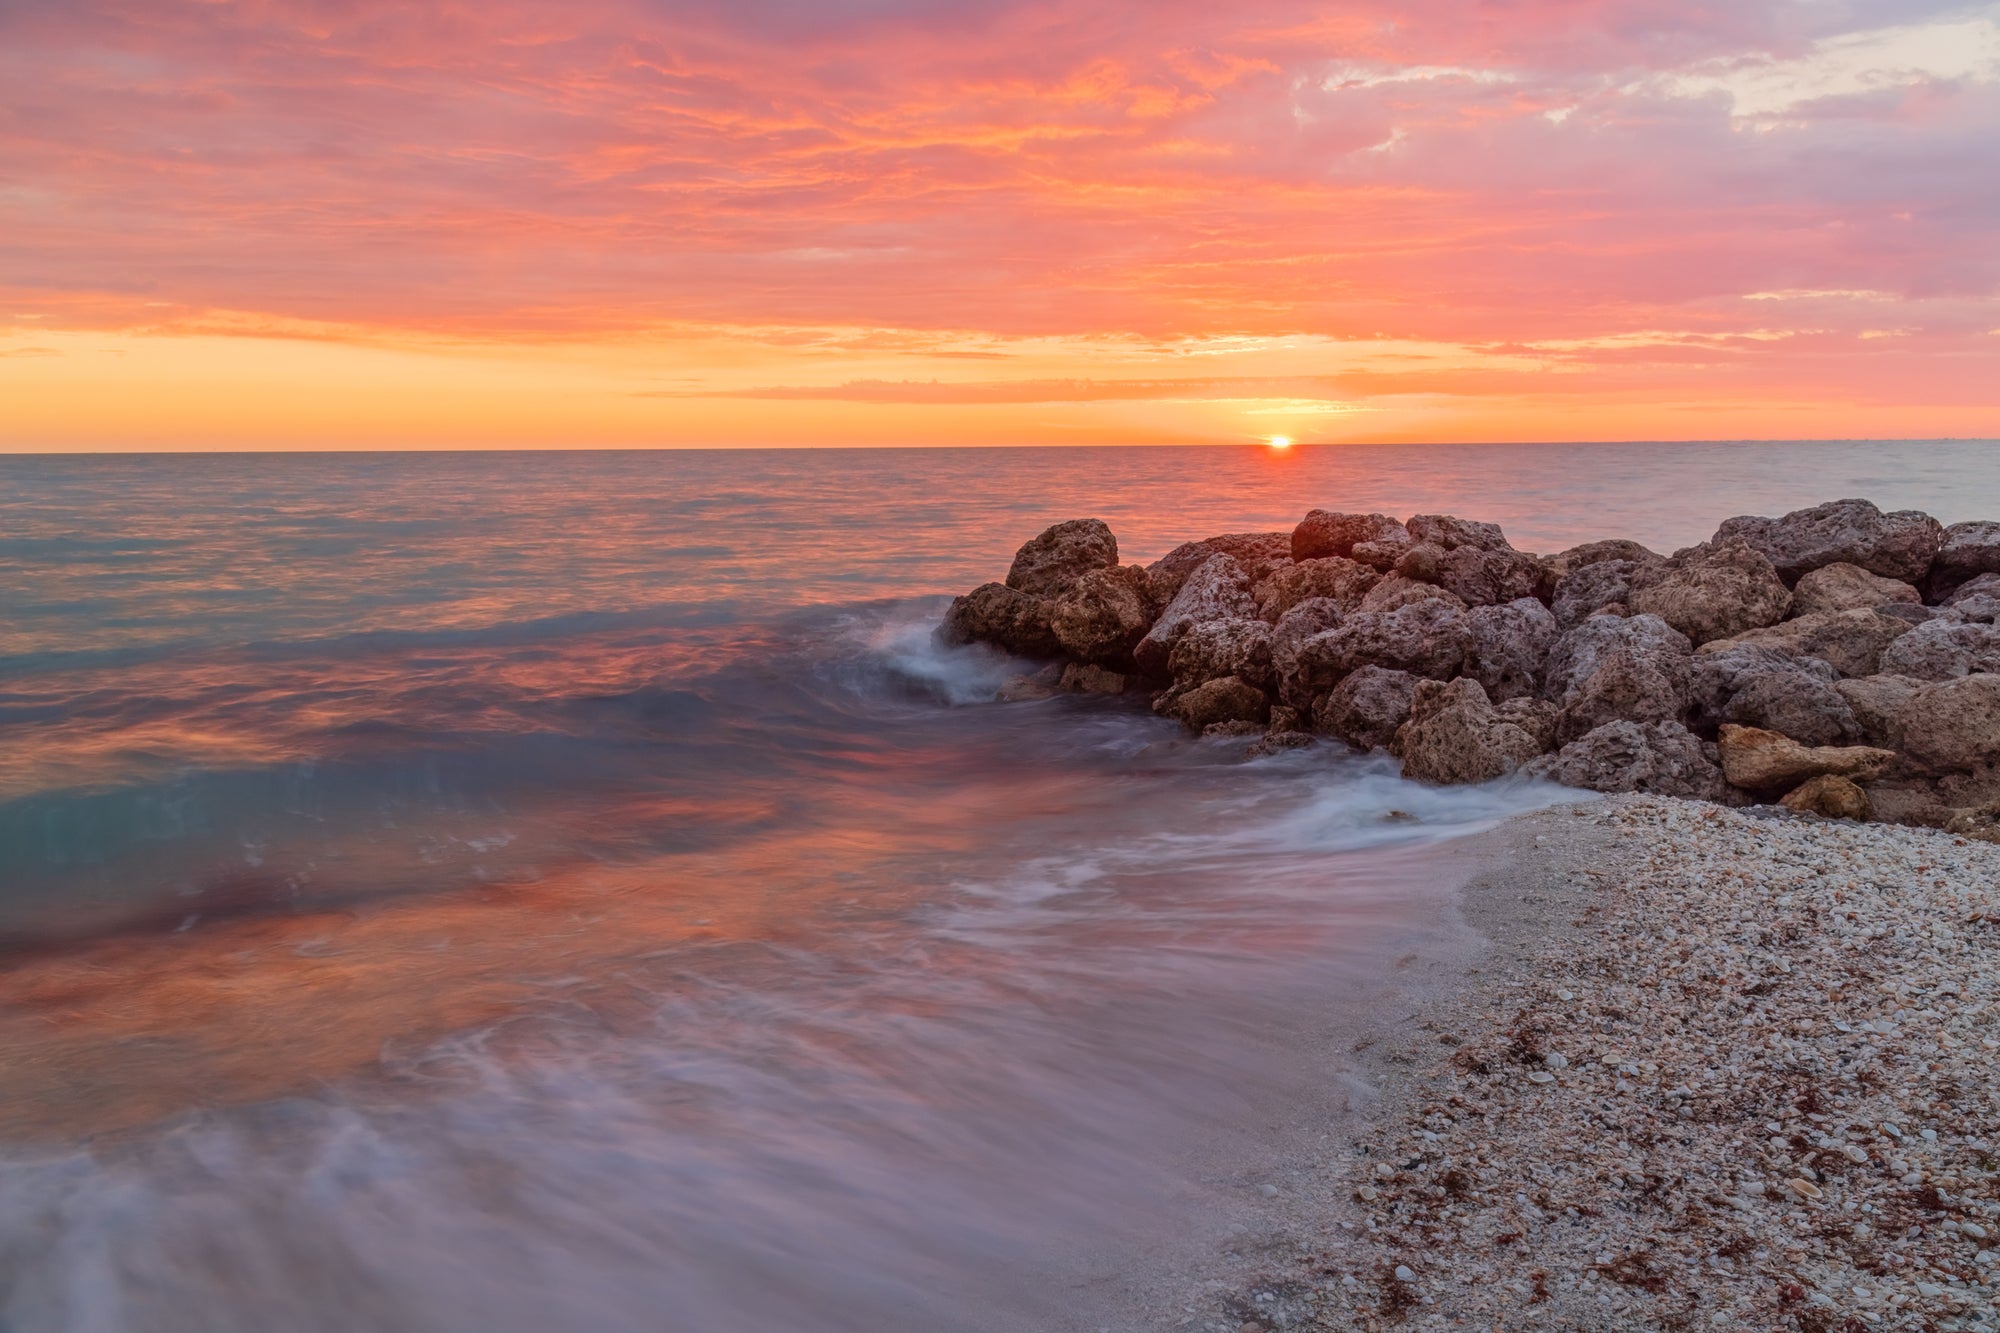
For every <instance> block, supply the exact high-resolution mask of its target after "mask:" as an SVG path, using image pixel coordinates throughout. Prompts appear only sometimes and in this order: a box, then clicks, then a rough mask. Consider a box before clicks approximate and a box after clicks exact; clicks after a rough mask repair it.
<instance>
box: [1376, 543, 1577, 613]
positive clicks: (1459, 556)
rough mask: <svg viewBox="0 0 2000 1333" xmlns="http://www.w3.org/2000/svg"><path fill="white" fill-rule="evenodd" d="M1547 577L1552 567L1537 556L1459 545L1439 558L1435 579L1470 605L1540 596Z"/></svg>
mask: <svg viewBox="0 0 2000 1333" xmlns="http://www.w3.org/2000/svg"><path fill="white" fill-rule="evenodd" d="M1496 531H1497V529H1496ZM1398 568H1400V566H1398ZM1547 578H1548V571H1547V570H1546V569H1545V568H1544V567H1543V565H1542V562H1541V561H1540V560H1537V559H1536V558H1535V557H1534V556H1531V555H1523V554H1522V553H1521V552H1519V551H1515V550H1510V549H1502V550H1487V549H1484V548H1481V547H1476V546H1457V547H1452V548H1451V549H1449V550H1447V551H1445V553H1444V555H1443V557H1442V558H1440V559H1439V560H1438V562H1437V574H1436V577H1435V578H1434V579H1432V580H1431V581H1432V582H1434V583H1436V584H1437V585H1438V586H1439V587H1441V588H1443V589H1445V590H1446V591H1448V592H1452V593H1456V594H1457V595H1458V596H1459V597H1460V598H1462V599H1463V600H1464V601H1465V603H1466V604H1467V605H1468V606H1498V605H1499V604H1501V603H1502V602H1512V601H1515V600H1518V599H1519V598H1522V597H1534V596H1537V595H1538V594H1539V593H1540V592H1541V591H1542V588H1543V584H1544V582H1545V580H1546V579H1547Z"/></svg>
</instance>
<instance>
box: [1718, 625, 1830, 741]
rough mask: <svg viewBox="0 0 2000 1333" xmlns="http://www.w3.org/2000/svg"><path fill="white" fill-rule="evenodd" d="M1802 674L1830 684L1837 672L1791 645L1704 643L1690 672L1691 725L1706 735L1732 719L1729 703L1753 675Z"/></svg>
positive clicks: (1813, 680) (1721, 641)
mask: <svg viewBox="0 0 2000 1333" xmlns="http://www.w3.org/2000/svg"><path fill="white" fill-rule="evenodd" d="M1773 672H1774V673H1778V674H1781V675H1793V676H1803V677H1805V678H1806V679H1807V680H1809V681H1812V682H1815V683H1817V684H1821V685H1826V686H1831V685H1832V684H1833V682H1834V681H1835V680H1836V679H1838V673H1837V672H1835V671H1834V669H1833V668H1832V667H1831V666H1829V665H1827V664H1826V663H1825V662H1822V661H1820V660H1819V659H1818V658H1816V657H1801V656H1800V655H1799V654H1798V653H1796V652H1793V651H1792V650H1790V649H1788V648H1769V647H1765V646H1763V645H1761V644H1754V643H1745V642H1743V641H1742V640H1739V639H1722V640H1718V641H1717V642H1715V643H1712V644H1705V645H1703V647H1702V650H1701V651H1700V652H1698V653H1696V654H1695V655H1694V664H1693V666H1692V667H1691V669H1690V670H1689V672H1688V712H1687V722H1688V726H1689V727H1691V728H1692V729H1693V730H1695V731H1697V732H1699V733H1702V734H1704V735H1714V734H1715V729H1716V727H1718V726H1720V725H1721V724H1722V723H1724V722H1729V721H1732V720H1734V719H1732V718H1731V717H1730V716H1729V704H1730V701H1731V700H1732V699H1734V698H1735V697H1736V696H1737V695H1738V694H1739V693H1741V692H1742V691H1743V690H1745V689H1747V688H1749V686H1750V683H1751V681H1752V680H1753V679H1755V678H1756V677H1758V676H1760V675H1764V674H1766V673H1773Z"/></svg>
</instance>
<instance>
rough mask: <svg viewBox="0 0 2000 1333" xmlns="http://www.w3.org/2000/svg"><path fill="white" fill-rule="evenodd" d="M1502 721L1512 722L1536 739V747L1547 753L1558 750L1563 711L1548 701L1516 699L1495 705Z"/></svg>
mask: <svg viewBox="0 0 2000 1333" xmlns="http://www.w3.org/2000/svg"><path fill="white" fill-rule="evenodd" d="M1493 711H1494V713H1495V714H1497V715H1498V716H1499V718H1500V720H1501V721H1503V722H1511V723H1513V724H1514V725H1515V726H1517V727H1519V728H1520V729H1521V730H1523V731H1525V732H1527V733H1528V734H1529V735H1530V736H1532V737H1534V738H1535V746H1536V748H1537V749H1538V750H1540V751H1541V752H1543V753H1546V752H1548V751H1550V750H1553V749H1555V748H1556V744H1557V741H1558V740H1559V737H1558V736H1557V734H1556V725H1557V723H1558V721H1559V720H1560V718H1561V713H1562V710H1561V709H1559V708H1557V707H1556V706H1555V705H1554V704H1552V703H1550V702H1549V701H1548V700H1547V699H1527V698H1516V699H1507V700H1503V701H1502V702H1500V703H1497V704H1494V705H1493Z"/></svg>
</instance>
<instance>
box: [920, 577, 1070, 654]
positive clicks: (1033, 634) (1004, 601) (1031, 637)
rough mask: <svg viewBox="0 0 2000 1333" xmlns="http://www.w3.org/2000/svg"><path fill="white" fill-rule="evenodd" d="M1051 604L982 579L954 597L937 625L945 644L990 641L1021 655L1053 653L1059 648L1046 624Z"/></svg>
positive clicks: (1040, 598) (1052, 631)
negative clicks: (975, 586) (959, 595)
mask: <svg viewBox="0 0 2000 1333" xmlns="http://www.w3.org/2000/svg"><path fill="white" fill-rule="evenodd" d="M1053 609H1054V607H1053V604H1052V603H1051V602H1050V601H1049V600H1048V599H1047V598H1045V597H1035V596H1031V595H1030V594H1028V593H1025V592H1020V591H1018V590H1016V589H1014V588H1010V587H1008V586H1007V585H1006V584H1004V583H985V584H981V585H980V586H979V587H977V588H974V589H973V590H972V591H971V592H969V593H966V594H965V595H964V596H963V597H954V598H953V599H952V602H951V607H950V609H948V610H947V611H946V612H945V613H944V621H943V623H942V624H940V625H939V626H938V629H937V636H938V638H939V640H941V641H942V642H944V643H948V644H968V643H990V644H992V645H993V646H994V647H996V648H1004V649H1006V650H1007V651H1008V652H1010V653H1018V654H1020V655H1021V656H1022V657H1054V656H1055V655H1056V654H1057V653H1059V652H1061V651H1062V644H1061V643H1060V642H1058V641H1057V639H1056V636H1055V631H1054V630H1053V629H1051V628H1050V627H1049V613H1050V612H1051V611H1052V610H1053Z"/></svg>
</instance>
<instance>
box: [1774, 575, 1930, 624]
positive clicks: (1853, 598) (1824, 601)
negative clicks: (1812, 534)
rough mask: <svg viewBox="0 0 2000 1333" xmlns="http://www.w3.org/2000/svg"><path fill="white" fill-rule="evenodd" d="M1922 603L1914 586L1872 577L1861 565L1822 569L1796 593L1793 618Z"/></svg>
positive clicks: (1803, 580) (1798, 588) (1802, 580)
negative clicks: (1889, 604) (1892, 603)
mask: <svg viewBox="0 0 2000 1333" xmlns="http://www.w3.org/2000/svg"><path fill="white" fill-rule="evenodd" d="M1921 601H1923V597H1922V595H1921V594H1920V593H1918V592H1917V589H1916V585H1914V584H1910V583H1905V582H1903V581H1902V580H1901V579H1885V578H1883V577H1882V576H1881V575H1880V574H1870V573H1869V572H1868V571H1867V570H1865V569H1863V568H1862V567H1861V566H1859V565H1850V564H1846V563H1840V564H1832V565H1822V566H1820V567H1819V568H1818V569H1815V570H1813V571H1812V572H1811V573H1809V574H1807V575H1805V576H1804V577H1803V578H1801V579H1800V580H1799V582H1798V586H1797V587H1795V588H1793V589H1792V615H1793V616H1810V615H1816V614H1818V613H1820V612H1822V611H1859V610H1870V609H1873V608H1875V607H1878V606H1881V605H1882V604H1883V603H1885V602H1909V603H1917V602H1921Z"/></svg>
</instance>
